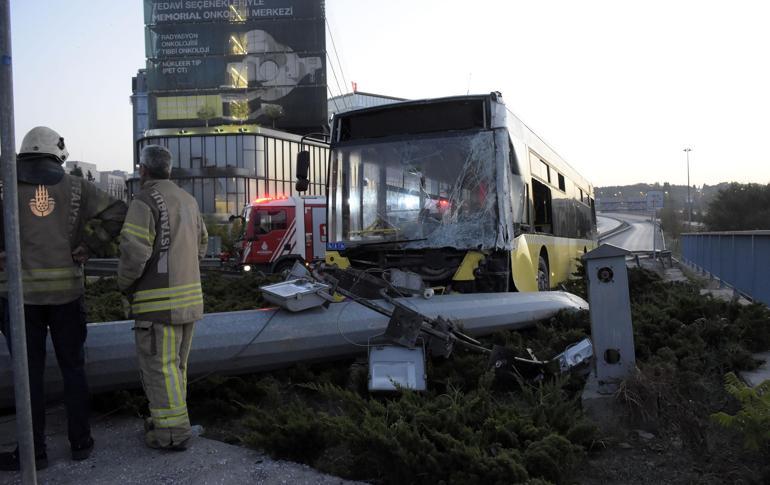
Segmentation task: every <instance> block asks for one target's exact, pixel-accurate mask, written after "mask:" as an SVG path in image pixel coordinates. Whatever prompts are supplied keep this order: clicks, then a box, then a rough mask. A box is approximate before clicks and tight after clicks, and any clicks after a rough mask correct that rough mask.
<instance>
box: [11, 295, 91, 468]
mask: <svg viewBox="0 0 770 485" xmlns="http://www.w3.org/2000/svg"><path fill="white" fill-rule="evenodd" d="M0 305H1V306H2V307H3V308H2V313H3V319H2V325H1V326H0V329H1V330H2V332H3V334H4V335H5V336H6V339H7V343H8V350H9V352H12V351H13V349H12V348H11V321H10V312H9V308H8V300H6V299H4V298H3V299H0ZM24 316H25V320H26V326H25V328H26V333H27V364H28V366H29V391H30V400H31V406H32V429H33V434H34V440H35V452H36V453H37V454H40V453H43V452H45V451H46V446H45V390H44V374H45V358H46V338H47V335H48V329H50V330H51V341H52V342H53V349H54V352H55V353H56V360H57V362H58V364H59V369H60V370H61V375H62V381H63V382H64V407H65V409H66V412H67V435H68V437H69V440H70V444H71V445H72V446H73V447H78V446H82V445H83V444H84V443H87V442H89V441H90V439H91V425H90V423H89V415H90V403H89V401H90V395H89V393H88V381H87V379H86V372H85V350H84V348H83V346H84V344H85V341H86V334H87V327H86V310H85V303H84V300H83V297H82V296H81V297H80V298H78V299H77V300H75V301H71V302H69V303H64V304H61V305H24Z"/></svg>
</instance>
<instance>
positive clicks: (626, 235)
mask: <svg viewBox="0 0 770 485" xmlns="http://www.w3.org/2000/svg"><path fill="white" fill-rule="evenodd" d="M601 217H602V218H610V219H616V220H619V221H624V222H627V223H628V224H629V226H630V228H629V229H627V230H625V231H622V232H620V233H618V234H615V235H613V236H610V237H608V238H606V239H602V240H601V242H605V243H608V244H612V245H613V246H617V247H620V248H623V249H627V250H629V251H652V249H653V241H652V235H653V227H652V222H650V215H644V214H625V213H602V214H601ZM597 222H598V218H597ZM599 232H600V233H601V232H602V231H601V229H600V230H599ZM654 232H655V238H656V239H655V248H656V249H658V250H660V249H663V236H662V234H661V232H660V228H659V227H658V228H656V230H655V231H654Z"/></svg>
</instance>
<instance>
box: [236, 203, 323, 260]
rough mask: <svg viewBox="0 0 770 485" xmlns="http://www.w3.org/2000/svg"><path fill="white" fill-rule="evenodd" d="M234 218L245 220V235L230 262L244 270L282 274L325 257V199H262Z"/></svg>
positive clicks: (243, 234) (243, 233) (245, 208)
mask: <svg viewBox="0 0 770 485" xmlns="http://www.w3.org/2000/svg"><path fill="white" fill-rule="evenodd" d="M235 218H238V219H241V220H242V221H243V232H242V234H241V238H240V239H239V240H238V241H236V243H235V254H233V255H230V258H228V259H229V262H230V263H231V264H234V265H236V266H237V267H239V268H240V269H243V270H244V271H251V270H252V269H255V270H261V271H267V272H271V273H280V272H282V271H284V270H286V269H289V268H291V267H292V266H293V265H294V263H295V262H296V261H300V262H311V261H313V260H316V259H323V258H324V253H325V248H326V197H318V196H308V197H305V196H300V197H297V196H292V197H265V198H260V199H256V200H255V201H253V202H252V203H251V204H249V205H247V206H246V207H244V209H243V213H242V215H241V216H234V217H232V218H231V220H232V219H235Z"/></svg>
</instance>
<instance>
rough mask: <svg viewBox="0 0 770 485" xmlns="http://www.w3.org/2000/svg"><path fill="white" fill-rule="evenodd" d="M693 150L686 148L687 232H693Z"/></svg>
mask: <svg viewBox="0 0 770 485" xmlns="http://www.w3.org/2000/svg"><path fill="white" fill-rule="evenodd" d="M691 151H692V148H685V149H684V152H685V154H687V230H688V231H691V230H692V199H691V198H690V152H691Z"/></svg>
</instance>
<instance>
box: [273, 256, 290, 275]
mask: <svg viewBox="0 0 770 485" xmlns="http://www.w3.org/2000/svg"><path fill="white" fill-rule="evenodd" d="M292 266H294V260H293V259H288V260H284V261H281V262H280V263H278V264H276V265H275V268H273V273H275V274H283V273H284V272H286V271H290V270H291V268H292Z"/></svg>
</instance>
